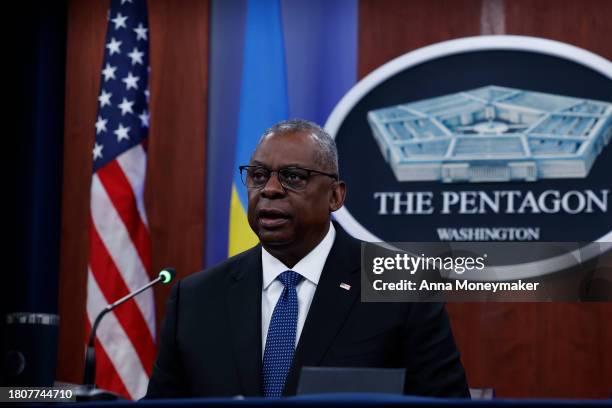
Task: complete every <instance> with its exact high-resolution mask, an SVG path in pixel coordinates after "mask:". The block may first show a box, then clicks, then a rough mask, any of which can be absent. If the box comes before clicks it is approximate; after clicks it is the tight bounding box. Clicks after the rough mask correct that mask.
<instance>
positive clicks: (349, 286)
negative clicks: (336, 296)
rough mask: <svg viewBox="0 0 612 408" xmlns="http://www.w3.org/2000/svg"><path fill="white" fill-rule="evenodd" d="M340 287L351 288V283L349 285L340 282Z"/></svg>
mask: <svg viewBox="0 0 612 408" xmlns="http://www.w3.org/2000/svg"><path fill="white" fill-rule="evenodd" d="M340 287H341V288H342V289H344V290H351V285H349V284H348V283H344V282H342V283H340Z"/></svg>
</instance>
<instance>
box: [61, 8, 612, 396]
mask: <svg viewBox="0 0 612 408" xmlns="http://www.w3.org/2000/svg"><path fill="white" fill-rule="evenodd" d="M107 8H108V3H107V2H105V1H90V0H72V1H71V2H70V6H69V16H68V21H69V27H68V47H67V72H66V113H65V151H64V158H65V165H64V185H63V209H62V257H61V279H60V313H61V319H62V320H61V329H60V361H59V367H58V379H60V380H64V381H72V382H79V381H80V380H81V373H82V368H83V367H82V353H81V352H80V350H82V349H83V341H84V335H85V328H84V318H85V313H84V304H85V303H84V302H85V292H84V290H83V288H84V287H85V282H86V265H87V250H88V249H87V248H88V246H87V219H88V208H89V195H88V194H84V193H83V192H84V191H85V192H87V191H89V183H90V177H91V172H90V169H91V167H92V166H91V149H92V145H93V137H94V132H93V125H92V124H93V123H94V122H95V117H96V109H97V107H96V97H97V93H98V89H99V82H100V72H99V70H100V66H101V62H102V57H103V54H102V52H103V44H104V34H105V29H106V10H107ZM611 17H612V1H608V0H537V1H534V0H505V1H504V0H361V1H359V30H358V33H359V34H358V36H359V37H358V47H359V48H358V49H359V51H358V55H359V66H358V73H359V76H360V77H363V76H365V75H367V74H368V73H369V72H371V71H372V70H373V69H375V68H377V67H378V66H380V65H382V64H383V63H385V62H387V61H389V60H390V59H392V58H394V57H397V56H399V55H402V54H404V53H406V52H409V51H411V50H414V49H416V48H419V47H422V46H425V45H428V44H432V43H435V42H439V41H444V40H449V39H453V38H459V37H465V36H474V35H480V34H520V35H533V36H540V37H545V38H551V39H555V40H560V41H564V42H568V43H570V44H575V45H577V46H580V47H582V48H586V49H588V50H591V51H593V52H596V53H598V54H600V55H602V56H604V57H606V58H611V57H612V41H611V40H610V39H612V24H610V19H611ZM149 25H150V35H151V45H152V48H151V61H150V62H151V77H150V81H151V83H150V89H151V101H152V102H151V106H150V110H151V117H152V122H151V129H150V135H149V139H150V143H149V163H148V170H147V171H148V180H147V188H146V192H145V203H146V207H147V213H148V216H149V223H150V227H151V232H152V237H153V242H152V245H153V251H152V253H153V267H154V270H157V269H159V268H161V267H163V266H166V265H174V266H176V267H177V269H178V273H179V277H180V276H184V275H186V274H189V273H192V272H195V271H197V270H199V269H200V268H201V265H202V258H203V247H204V245H203V237H204V202H205V196H204V169H205V153H206V146H205V138H206V115H207V114H206V112H207V111H206V109H207V106H206V101H207V68H208V27H209V2H208V0H199V1H198V0H184V1H180V2H178V1H172V0H149ZM153 186H155V187H154V188H153ZM166 296H167V288H162V289H158V291H157V292H156V301H157V302H156V305H157V309H158V317H160V316H161V314H162V313H163V309H164V307H165V298H166ZM611 306H612V305H609V304H604V303H590V304H579V303H553V304H544V303H522V304H512V303H504V304H501V303H498V304H495V303H482V304H480V303H475V304H467V303H466V304H461V303H455V304H449V305H448V310H449V313H450V315H451V319H452V324H453V328H454V332H455V337H456V339H457V342H458V344H459V347H460V350H461V352H462V359H463V362H464V365H465V367H466V370H467V374H468V379H469V381H470V385H471V386H473V387H493V388H495V390H496V393H497V395H498V396H501V397H527V396H529V397H534V396H538V397H599V398H602V397H609V395H610V392H611V389H612V307H611Z"/></svg>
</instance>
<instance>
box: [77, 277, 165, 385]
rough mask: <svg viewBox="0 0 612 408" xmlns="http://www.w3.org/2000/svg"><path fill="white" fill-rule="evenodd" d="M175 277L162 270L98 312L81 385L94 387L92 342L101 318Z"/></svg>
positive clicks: (94, 374) (92, 329)
mask: <svg viewBox="0 0 612 408" xmlns="http://www.w3.org/2000/svg"><path fill="white" fill-rule="evenodd" d="M175 275H176V271H175V269H174V268H164V269H162V270H161V271H160V272H159V275H158V276H157V278H155V279H153V280H152V281H151V282H149V283H147V284H146V285H144V286H143V287H141V288H139V289H136V290H135V291H134V292H131V293H128V294H127V295H125V296H124V297H122V298H121V299H119V300H117V301H115V302H114V303H111V304H110V305H108V306H106V307H105V308H104V309H102V311H100V313H99V314H98V316H97V317H96V320H94V324H93V326H92V327H91V331H90V332H89V341H88V342H87V351H86V352H85V371H84V373H83V385H84V386H85V387H86V388H89V389H93V388H95V386H96V349H95V347H94V341H95V339H96V330H97V329H98V325H99V324H100V321H102V318H103V317H104V316H106V314H107V313H109V312H110V311H112V310H113V309H114V308H116V307H117V306H119V305H121V304H122V303H124V302H126V301H128V300H130V299H131V298H133V297H134V296H136V295H138V294H139V293H142V292H144V291H145V290H147V289H149V288H151V287H152V286H155V285H157V284H158V283H160V282H161V283H163V284H165V285H166V284H168V283H170V282H171V281H172V280H173V279H174V276H175Z"/></svg>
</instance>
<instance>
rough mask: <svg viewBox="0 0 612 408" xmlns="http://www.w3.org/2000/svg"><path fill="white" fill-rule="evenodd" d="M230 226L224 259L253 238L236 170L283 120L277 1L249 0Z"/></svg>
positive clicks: (284, 91)
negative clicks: (270, 129)
mask: <svg viewBox="0 0 612 408" xmlns="http://www.w3.org/2000/svg"><path fill="white" fill-rule="evenodd" d="M246 19H247V22H246V30H245V42H244V54H243V55H244V58H243V66H242V85H241V91H240V113H239V118H238V137H237V140H236V157H235V160H234V169H235V175H234V179H233V186H232V199H231V204H230V222H229V245H228V252H229V255H230V256H232V255H235V254H237V253H240V252H242V251H244V250H246V249H248V248H250V247H252V246H254V245H255V244H257V242H258V240H257V237H256V236H255V234H254V233H253V231H252V230H251V228H250V227H249V224H248V222H247V217H246V210H247V190H246V187H245V186H244V185H243V184H242V182H241V181H240V174H239V172H238V166H239V165H241V164H248V163H249V160H250V158H251V154H252V153H253V150H254V149H255V146H256V145H257V142H258V140H259V137H260V136H261V134H262V133H263V132H264V131H265V130H266V129H267V128H268V127H270V126H272V125H273V124H275V123H276V122H279V121H281V120H284V119H287V115H288V107H287V79H286V67H285V49H284V41H283V29H282V20H281V10H280V0H248V5H247V17H246Z"/></svg>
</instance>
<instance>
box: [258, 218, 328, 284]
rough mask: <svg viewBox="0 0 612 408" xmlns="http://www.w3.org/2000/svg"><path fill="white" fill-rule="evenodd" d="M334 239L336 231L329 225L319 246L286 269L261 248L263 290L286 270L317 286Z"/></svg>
mask: <svg viewBox="0 0 612 408" xmlns="http://www.w3.org/2000/svg"><path fill="white" fill-rule="evenodd" d="M335 239H336V229H335V228H334V224H332V223H331V222H330V223H329V230H328V231H327V234H326V235H325V237H324V238H323V239H322V240H321V242H319V244H318V245H317V246H316V247H314V248H313V249H312V251H310V252H309V253H308V255H306V256H305V257H304V258H302V259H300V260H299V262H298V263H297V264H295V266H294V267H293V268H288V267H287V266H286V265H285V264H284V263H282V262H281V261H280V260H278V259H277V258H275V257H274V256H272V255H271V254H270V253H269V252H268V251H266V249H265V248H264V247H262V248H261V265H262V268H263V290H266V289H268V286H270V284H271V283H272V282H274V280H275V279H276V278H277V277H278V275H280V274H281V273H283V272H285V271H286V270H292V271H294V272H297V273H299V274H300V275H302V276H303V277H304V278H305V279H308V280H309V281H310V282H312V283H314V284H315V285H318V284H319V278H320V277H321V272H323V266H325V261H326V260H327V256H328V255H329V251H331V247H332V245H333V244H334V240H335Z"/></svg>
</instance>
